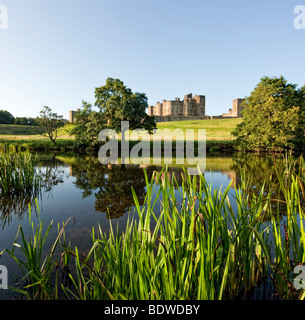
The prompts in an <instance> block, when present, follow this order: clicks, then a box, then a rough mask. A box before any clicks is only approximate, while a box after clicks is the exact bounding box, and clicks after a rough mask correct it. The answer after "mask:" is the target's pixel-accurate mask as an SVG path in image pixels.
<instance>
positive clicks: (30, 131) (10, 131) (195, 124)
mask: <svg viewBox="0 0 305 320" xmlns="http://www.w3.org/2000/svg"><path fill="white" fill-rule="evenodd" d="M240 121H241V119H213V120H195V121H194V120H193V121H176V122H163V123H158V125H157V128H158V129H161V130H164V129H170V130H171V131H174V130H176V129H181V130H183V131H185V130H187V129H194V130H195V139H196V137H197V134H196V132H197V130H199V129H205V130H206V140H207V141H206V145H207V152H210V153H215V154H217V153H223V152H224V153H228V152H229V153H231V152H234V151H235V150H236V148H235V143H234V137H233V136H232V135H231V132H232V130H233V129H234V127H235V126H236V125H237V124H238V123H240ZM72 126H73V125H72V124H67V125H66V126H64V127H63V128H62V129H61V131H60V132H59V138H58V139H57V140H56V145H55V144H53V143H52V142H51V141H50V139H49V138H48V137H46V136H45V135H43V134H41V127H29V126H15V125H0V147H3V146H4V145H6V146H9V147H11V148H13V149H15V150H20V151H24V150H31V151H55V152H56V151H61V152H80V153H84V152H88V153H94V152H96V151H97V150H96V149H94V148H92V147H88V148H79V147H77V146H76V145H75V143H74V137H73V136H71V135H70V134H69V132H70V130H71V127H72ZM175 139H177V140H178V139H179V140H180V136H179V135H178V136H177V137H176V138H175ZM181 139H183V140H184V137H182V136H181ZM136 143H137V142H130V148H132V147H133V146H134V145H135V144H136ZM197 145H198V141H195V150H196V149H197ZM163 146H164V141H163V142H162V144H161V148H162V149H163ZM150 149H151V150H152V143H151V145H150ZM173 152H175V143H173Z"/></svg>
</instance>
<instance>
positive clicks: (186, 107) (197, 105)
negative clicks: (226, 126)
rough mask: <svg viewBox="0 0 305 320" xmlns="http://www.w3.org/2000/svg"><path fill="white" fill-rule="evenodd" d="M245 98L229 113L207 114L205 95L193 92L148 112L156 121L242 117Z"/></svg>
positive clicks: (72, 115)
mask: <svg viewBox="0 0 305 320" xmlns="http://www.w3.org/2000/svg"><path fill="white" fill-rule="evenodd" d="M243 101H244V99H235V100H233V102H232V108H230V109H229V112H228V113H223V114H222V115H218V116H206V115H205V103H206V99H205V96H201V95H195V96H194V97H193V94H192V93H189V94H187V95H185V96H184V99H183V100H182V101H181V100H180V98H175V100H163V101H162V103H160V102H157V104H156V105H155V106H149V107H148V111H147V114H148V115H149V116H154V117H155V120H156V122H166V121H182V120H204V119H223V118H240V117H242V111H243V110H244V107H243V106H242V102H243ZM77 111H79V109H76V111H72V110H70V111H69V122H75V120H76V119H75V116H76V112H77Z"/></svg>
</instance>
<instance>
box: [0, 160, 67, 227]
mask: <svg viewBox="0 0 305 320" xmlns="http://www.w3.org/2000/svg"><path fill="white" fill-rule="evenodd" d="M35 170H36V174H37V175H39V176H40V178H41V187H40V189H39V190H35V192H32V191H27V192H22V193H19V194H11V195H1V201H0V213H1V214H0V221H1V225H2V228H4V227H5V225H7V224H9V223H10V222H11V221H12V216H13V214H15V215H16V216H18V218H20V217H21V216H22V215H23V214H24V213H25V212H27V211H28V210H29V206H31V210H32V211H34V212H37V206H36V199H40V200H41V198H42V195H43V194H45V195H50V194H51V191H52V189H53V188H54V187H55V186H57V185H58V184H60V183H64V181H65V174H64V170H63V169H62V162H60V161H58V160H57V159H56V156H55V155H53V156H40V157H39V158H38V165H37V167H36V168H35Z"/></svg>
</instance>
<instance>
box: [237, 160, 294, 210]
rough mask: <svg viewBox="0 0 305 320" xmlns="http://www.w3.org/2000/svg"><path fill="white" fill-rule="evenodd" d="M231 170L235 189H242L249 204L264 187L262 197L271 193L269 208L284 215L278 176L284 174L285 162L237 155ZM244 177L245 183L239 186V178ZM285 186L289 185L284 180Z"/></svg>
mask: <svg viewBox="0 0 305 320" xmlns="http://www.w3.org/2000/svg"><path fill="white" fill-rule="evenodd" d="M233 170H234V171H235V172H236V180H237V181H236V187H244V189H245V190H244V192H245V194H246V195H248V196H249V203H250V202H251V199H252V198H253V196H256V197H257V196H258V195H260V193H261V189H262V187H263V186H264V196H266V197H265V199H266V198H267V194H268V193H269V192H271V195H272V196H271V198H272V199H278V200H280V201H275V200H272V201H271V202H270V207H271V209H272V211H273V212H274V213H276V212H277V209H278V208H279V213H280V215H285V214H286V204H285V197H284V195H283V193H282V192H281V191H280V184H279V179H278V177H277V172H278V174H279V175H281V176H282V175H283V174H284V170H285V162H284V159H283V158H282V157H272V156H264V157H262V156H256V155H253V154H246V155H237V156H235V158H234V165H233ZM242 175H244V176H245V180H246V181H247V183H246V184H245V185H244V186H241V180H242V179H241V176H242ZM286 183H287V185H288V184H289V183H291V181H290V179H287V180H286Z"/></svg>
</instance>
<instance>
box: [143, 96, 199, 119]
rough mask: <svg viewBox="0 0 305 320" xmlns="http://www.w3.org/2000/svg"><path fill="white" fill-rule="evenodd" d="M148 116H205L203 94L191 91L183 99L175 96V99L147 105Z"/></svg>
mask: <svg viewBox="0 0 305 320" xmlns="http://www.w3.org/2000/svg"><path fill="white" fill-rule="evenodd" d="M148 115H150V116H158V117H162V116H198V117H204V116H205V96H200V95H195V96H194V97H193V94H192V93H189V94H187V95H185V96H184V100H182V101H181V100H180V98H175V100H163V101H162V103H160V102H157V103H156V105H155V106H149V107H148Z"/></svg>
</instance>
